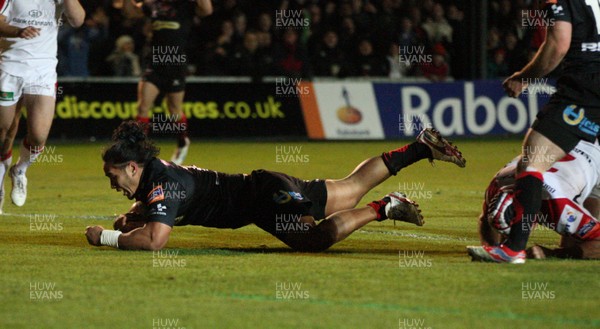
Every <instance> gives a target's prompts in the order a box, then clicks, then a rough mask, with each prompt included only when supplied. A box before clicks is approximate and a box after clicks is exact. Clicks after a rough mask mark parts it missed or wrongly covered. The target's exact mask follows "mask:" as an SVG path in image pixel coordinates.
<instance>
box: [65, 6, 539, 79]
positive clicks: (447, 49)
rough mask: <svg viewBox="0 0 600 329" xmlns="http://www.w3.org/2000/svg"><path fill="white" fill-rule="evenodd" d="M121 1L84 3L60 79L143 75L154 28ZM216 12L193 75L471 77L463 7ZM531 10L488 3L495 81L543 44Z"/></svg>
mask: <svg viewBox="0 0 600 329" xmlns="http://www.w3.org/2000/svg"><path fill="white" fill-rule="evenodd" d="M123 1H129V0H91V1H85V2H84V3H83V4H84V6H85V7H86V13H87V17H86V22H85V24H84V26H83V27H81V28H79V29H72V28H70V27H68V26H67V25H65V26H64V27H63V28H62V29H61V31H60V34H59V54H58V56H59V60H60V61H59V67H58V72H59V75H62V76H135V75H139V71H140V68H142V69H143V67H144V61H145V60H147V59H148V58H149V56H148V54H149V53H150V49H148V48H147V41H148V39H149V38H150V37H151V33H152V28H151V25H150V23H149V20H148V19H147V18H146V17H141V16H140V17H127V16H126V15H125V13H124V11H123V10H122V8H123ZM213 4H214V8H215V10H214V13H213V15H211V16H209V17H206V18H203V19H200V18H199V17H198V18H197V19H196V20H195V22H194V26H193V28H192V33H191V38H190V39H189V41H188V49H187V61H188V63H187V64H188V65H187V66H188V71H189V74H190V75H199V76H221V75H223V76H251V77H253V78H260V77H262V76H277V75H285V76H292V77H304V78H310V77H314V76H318V77H389V78H393V79H402V78H405V77H425V78H428V79H430V80H434V81H444V80H447V79H449V78H454V79H464V78H465V72H466V67H467V64H466V63H464V60H465V58H464V57H465V56H464V51H465V49H464V48H465V47H464V46H462V45H461V40H464V39H465V38H466V37H467V35H466V33H467V31H466V27H465V26H466V24H465V22H464V20H465V14H464V10H465V8H463V6H465V1H461V0H455V1H451V0H450V1H441V0H440V1H435V0H327V1H316V0H312V1H311V0H284V1H275V0H256V1H253V0H222V1H214V3H213ZM527 6H530V5H529V4H528V3H527V0H521V1H509V0H490V8H489V13H490V15H489V16H490V19H489V22H490V28H489V33H488V45H487V49H488V54H489V55H488V56H489V60H488V65H487V74H488V77H501V76H506V75H508V74H509V73H510V72H513V71H514V70H515V69H516V68H519V67H520V66H522V64H523V63H524V62H525V61H526V60H527V57H528V56H529V53H530V51H535V46H539V44H537V45H536V44H535V42H536V40H537V39H536V38H535V37H534V36H535V30H534V29H530V30H528V29H527V27H524V26H523V24H521V20H520V18H521V10H522V8H526V7H527ZM538 39H539V38H538ZM537 42H538V43H539V40H538V41H537ZM403 52H405V54H403ZM411 54H412V56H411ZM403 55H404V56H403ZM417 55H420V56H417ZM402 58H407V59H408V60H406V61H404V60H401V59H402Z"/></svg>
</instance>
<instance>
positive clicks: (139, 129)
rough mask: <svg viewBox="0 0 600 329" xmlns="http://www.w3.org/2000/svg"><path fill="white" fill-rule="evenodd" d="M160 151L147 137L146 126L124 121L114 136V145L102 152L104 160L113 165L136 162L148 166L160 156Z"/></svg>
mask: <svg viewBox="0 0 600 329" xmlns="http://www.w3.org/2000/svg"><path fill="white" fill-rule="evenodd" d="M159 153H160V149H159V148H158V147H156V146H155V145H154V143H153V142H152V141H151V140H149V139H148V136H146V133H145V129H144V126H143V125H142V124H141V123H139V122H136V121H133V120H129V121H123V122H121V124H120V125H119V127H118V128H117V129H115V131H114V132H113V135H112V144H110V145H109V146H108V147H107V148H106V149H105V150H104V152H102V160H104V162H106V163H111V164H113V165H120V164H124V163H128V162H129V161H135V162H136V163H138V164H140V165H142V166H143V165H144V164H146V162H148V161H149V160H151V159H152V158H154V157H156V156H158V154H159Z"/></svg>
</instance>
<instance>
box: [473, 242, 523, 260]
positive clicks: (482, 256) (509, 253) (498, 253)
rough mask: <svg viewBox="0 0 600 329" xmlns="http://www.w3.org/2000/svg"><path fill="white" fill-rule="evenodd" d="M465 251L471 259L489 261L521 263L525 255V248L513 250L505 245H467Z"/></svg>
mask: <svg viewBox="0 0 600 329" xmlns="http://www.w3.org/2000/svg"><path fill="white" fill-rule="evenodd" d="M467 252H468V253H469V255H470V256H471V260H473V261H479V262H491V263H510V264H523V263H525V259H526V256H527V254H526V253H525V250H521V251H513V250H511V249H510V248H508V247H507V246H505V245H499V246H497V247H492V246H468V247H467Z"/></svg>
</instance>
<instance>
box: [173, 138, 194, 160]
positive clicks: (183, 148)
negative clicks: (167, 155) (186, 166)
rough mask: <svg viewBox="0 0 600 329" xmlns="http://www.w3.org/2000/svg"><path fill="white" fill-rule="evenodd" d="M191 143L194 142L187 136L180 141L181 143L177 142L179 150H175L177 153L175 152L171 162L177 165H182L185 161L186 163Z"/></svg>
mask: <svg viewBox="0 0 600 329" xmlns="http://www.w3.org/2000/svg"><path fill="white" fill-rule="evenodd" d="M191 143H192V142H191V141H190V139H189V137H187V136H186V137H183V138H181V139H179V141H178V142H177V148H176V149H175V152H173V156H172V157H171V162H173V163H174V164H176V165H181V164H182V163H183V161H185V157H186V156H187V154H188V150H189V148H190V144H191Z"/></svg>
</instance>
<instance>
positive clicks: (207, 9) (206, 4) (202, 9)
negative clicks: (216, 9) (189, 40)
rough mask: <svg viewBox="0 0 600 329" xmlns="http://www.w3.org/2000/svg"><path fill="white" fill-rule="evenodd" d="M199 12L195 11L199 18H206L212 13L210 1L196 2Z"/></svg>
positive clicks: (200, 0) (197, 0) (199, 0)
mask: <svg viewBox="0 0 600 329" xmlns="http://www.w3.org/2000/svg"><path fill="white" fill-rule="evenodd" d="M196 4H197V5H198V8H199V10H198V11H197V13H198V15H199V16H200V17H206V16H208V15H211V14H212V13H213V5H212V2H211V0H196Z"/></svg>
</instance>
